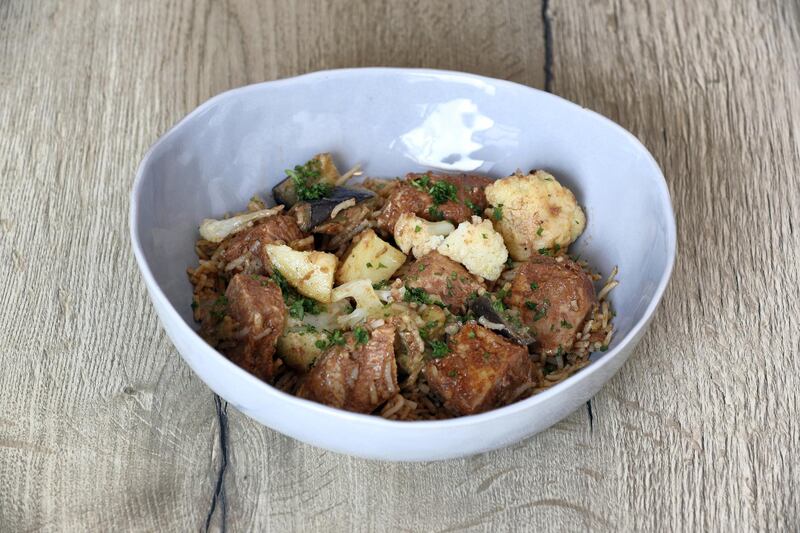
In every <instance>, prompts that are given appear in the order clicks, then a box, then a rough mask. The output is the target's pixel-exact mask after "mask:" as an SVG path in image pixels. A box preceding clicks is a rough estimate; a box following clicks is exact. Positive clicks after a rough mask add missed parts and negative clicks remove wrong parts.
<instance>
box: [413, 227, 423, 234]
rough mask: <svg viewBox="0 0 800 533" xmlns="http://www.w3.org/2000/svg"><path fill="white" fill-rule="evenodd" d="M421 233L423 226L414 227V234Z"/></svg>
mask: <svg viewBox="0 0 800 533" xmlns="http://www.w3.org/2000/svg"><path fill="white" fill-rule="evenodd" d="M420 231H422V226H415V227H414V233H419V232H420Z"/></svg>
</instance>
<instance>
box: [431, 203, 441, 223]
mask: <svg viewBox="0 0 800 533" xmlns="http://www.w3.org/2000/svg"><path fill="white" fill-rule="evenodd" d="M428 214H429V215H430V216H431V218H434V219H437V220H441V219H443V218H444V213H442V210H441V209H439V208H438V207H436V206H435V205H432V206H430V207H429V208H428Z"/></svg>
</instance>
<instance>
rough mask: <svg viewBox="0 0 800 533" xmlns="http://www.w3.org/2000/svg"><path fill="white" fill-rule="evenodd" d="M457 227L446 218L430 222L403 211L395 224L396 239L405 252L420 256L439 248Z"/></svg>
mask: <svg viewBox="0 0 800 533" xmlns="http://www.w3.org/2000/svg"><path fill="white" fill-rule="evenodd" d="M455 229H456V227H455V226H453V224H451V223H450V222H448V221H446V220H442V221H441V222H428V221H427V220H425V219H423V218H419V217H418V216H416V215H415V214H413V213H403V214H402V215H400V218H398V219H397V223H395V225H394V240H395V242H396V243H397V246H399V247H400V249H401V250H402V251H403V253H404V254H407V253H409V252H412V253H413V254H414V257H416V258H420V257H422V256H423V255H425V254H427V253H428V252H432V251H433V250H435V249H437V248H438V247H439V245H440V244H442V243H443V242H444V238H445V236H447V235H449V234H451V233H452V232H453V231H454V230H455Z"/></svg>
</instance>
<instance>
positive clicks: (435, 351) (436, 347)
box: [428, 341, 450, 359]
mask: <svg viewBox="0 0 800 533" xmlns="http://www.w3.org/2000/svg"><path fill="white" fill-rule="evenodd" d="M428 346H430V348H431V356H432V357H433V358H434V359H441V358H442V357H444V356H445V355H447V354H449V353H450V348H448V347H447V343H446V342H444V341H430V342H429V343H428Z"/></svg>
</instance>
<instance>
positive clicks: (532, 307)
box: [525, 301, 536, 311]
mask: <svg viewBox="0 0 800 533" xmlns="http://www.w3.org/2000/svg"><path fill="white" fill-rule="evenodd" d="M525 307H527V308H528V309H530V310H531V311H536V302H531V301H527V302H525Z"/></svg>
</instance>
